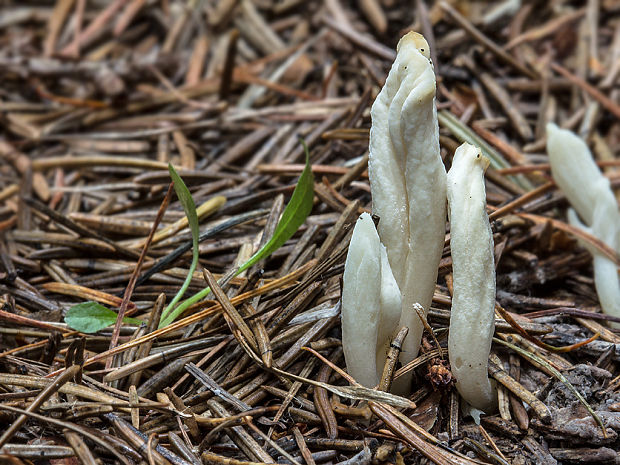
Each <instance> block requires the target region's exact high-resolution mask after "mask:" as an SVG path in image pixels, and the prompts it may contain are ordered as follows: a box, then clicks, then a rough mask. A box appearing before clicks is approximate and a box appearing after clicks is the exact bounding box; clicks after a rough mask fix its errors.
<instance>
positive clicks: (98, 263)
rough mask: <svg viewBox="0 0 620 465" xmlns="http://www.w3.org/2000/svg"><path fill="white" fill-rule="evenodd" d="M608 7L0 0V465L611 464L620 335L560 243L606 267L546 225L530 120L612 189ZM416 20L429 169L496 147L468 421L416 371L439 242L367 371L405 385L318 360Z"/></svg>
mask: <svg viewBox="0 0 620 465" xmlns="http://www.w3.org/2000/svg"><path fill="white" fill-rule="evenodd" d="M619 20H620V9H618V6H617V5H616V2H614V1H607V0H601V1H600V2H585V3H583V4H582V5H579V4H575V3H574V2H573V3H570V2H555V3H553V4H549V5H539V4H534V3H533V2H530V1H523V2H515V1H511V0H506V1H502V2H497V3H496V4H494V5H493V6H492V7H489V6H488V5H487V4H486V3H485V2H458V1H457V2H450V3H448V2H443V1H439V2H433V1H418V2H415V8H412V7H411V5H410V4H407V5H406V6H405V5H404V4H402V3H400V2H390V1H379V0H360V1H359V2H345V1H341V0H335V1H329V2H298V1H295V0H291V1H285V2H275V1H270V0H265V1H251V0H241V1H222V2H193V1H190V2H180V1H176V0H170V1H167V2H144V1H143V0H129V1H122V0H115V1H112V2H109V3H107V4H103V3H97V2H82V1H77V2H75V1H73V0H57V1H55V2H30V3H27V4H22V3H20V2H5V3H3V4H2V6H0V37H2V39H3V40H2V42H1V45H0V77H1V82H2V86H1V89H0V108H1V110H2V113H1V114H2V116H1V121H2V129H1V134H0V159H1V160H2V164H1V166H0V291H1V292H0V300H1V301H2V308H1V309H0V424H7V425H8V424H14V425H15V426H14V427H12V428H9V429H7V430H6V431H4V432H2V433H0V434H2V435H1V436H0V447H1V448H0V458H1V460H0V461H9V462H8V463H16V464H21V463H52V462H54V463H75V460H78V461H79V462H82V463H88V464H92V463H96V462H97V461H98V462H99V463H121V462H124V463H139V462H141V461H149V462H155V463H174V464H181V463H183V464H185V463H201V462H202V463H215V464H248V463H274V462H278V463H295V462H296V463H309V464H311V463H428V462H429V461H430V462H433V463H440V464H448V463H459V464H460V463H513V464H530V463H531V464H533V463H545V464H547V463H548V464H555V463H587V462H590V463H614V462H615V460H616V454H617V451H618V450H619V449H620V448H619V447H618V439H617V438H618V431H619V430H620V417H619V415H620V413H618V412H620V399H618V388H619V387H620V370H619V369H618V363H619V360H620V359H619V353H620V352H619V351H618V343H619V342H620V339H619V336H618V335H617V333H616V331H615V326H614V324H615V323H613V322H612V320H613V318H610V317H606V316H605V315H602V314H601V313H600V307H599V305H598V300H597V297H596V293H595V291H594V285H593V279H592V267H591V266H592V265H591V259H590V257H589V255H588V254H587V252H586V251H585V250H584V249H583V248H581V247H580V246H579V244H578V242H577V239H580V240H584V241H587V242H589V243H590V244H592V245H594V246H595V247H597V248H599V249H601V250H602V251H603V252H604V253H605V254H606V255H608V256H610V258H612V259H615V260H616V261H617V257H616V256H615V254H614V251H613V250H611V249H610V248H609V247H607V246H605V244H601V243H599V242H596V240H595V239H594V238H592V237H591V236H589V235H587V234H584V233H581V232H579V231H575V230H574V228H571V227H570V226H569V225H568V224H567V220H566V216H565V215H566V206H567V202H566V199H565V198H564V196H563V195H562V193H561V192H560V191H558V190H557V189H556V188H555V187H554V186H553V185H550V184H548V181H549V180H550V179H551V178H550V173H549V165H548V163H547V161H548V160H547V157H546V154H545V139H544V128H545V125H546V123H547V122H548V121H555V122H556V123H558V124H559V125H560V126H562V127H566V128H570V129H572V130H573V131H575V132H577V133H578V134H580V136H582V137H583V138H584V139H585V140H586V141H588V143H589V145H590V147H591V148H592V149H593V153H594V155H595V158H596V160H597V162H598V163H599V165H600V166H601V167H602V169H603V172H604V174H605V175H606V176H607V177H608V178H609V179H610V181H611V184H612V187H617V186H618V179H617V170H618V167H619V166H620V162H618V160H617V156H618V154H619V152H620V120H618V114H620V107H619V106H618V104H617V103H616V102H618V96H619V92H620V89H619V88H618V82H619V81H618V79H619V75H620V67H619V66H618V57H619V56H620V32H619V31H620V29H619ZM411 29H414V30H417V31H419V32H421V33H423V34H424V35H425V37H426V38H427V40H428V41H429V43H430V45H431V50H432V53H433V56H432V58H433V63H434V65H435V71H436V73H437V76H438V93H437V104H438V114H439V117H440V130H441V132H440V137H441V140H440V142H441V146H442V158H443V160H444V163H445V164H446V168H449V166H450V163H451V159H452V155H453V153H454V149H455V148H456V147H457V146H458V144H459V143H460V142H462V141H468V142H470V143H474V144H476V145H479V146H481V147H482V150H483V151H484V153H485V155H486V156H488V157H489V158H490V159H492V160H493V165H492V168H491V169H489V170H488V171H487V175H486V191H487V205H488V209H489V211H490V212H496V213H493V214H492V218H493V222H492V228H493V233H494V241H495V258H496V263H497V273H498V277H497V279H498V281H497V282H498V293H497V302H498V304H499V305H500V306H501V307H502V308H503V309H505V311H506V312H508V313H507V315H508V318H507V320H506V321H504V320H503V319H499V316H500V315H498V319H497V322H496V323H497V324H496V338H497V339H496V342H495V343H494V345H493V354H492V356H491V359H492V363H491V366H492V368H493V370H492V373H491V375H492V377H493V378H494V379H496V381H497V382H498V383H499V385H500V388H499V397H498V401H499V402H498V403H499V411H498V413H497V414H495V415H483V416H482V417H481V423H480V425H476V424H475V423H474V422H473V420H472V419H471V418H470V417H466V416H464V415H463V414H462V412H461V409H460V407H459V398H458V394H457V393H456V391H455V390H454V388H453V384H454V380H453V379H451V378H450V372H449V367H446V365H445V362H444V361H443V360H442V359H441V358H440V357H438V354H441V350H438V348H437V343H439V345H440V347H439V348H443V350H444V351H445V348H446V344H447V338H446V329H447V327H448V323H449V316H450V313H449V308H450V289H451V275H450V272H451V258H450V250H449V241H446V246H445V249H444V254H443V258H442V261H441V263H440V268H439V276H438V283H437V287H436V291H435V296H434V299H433V306H432V308H431V310H430V312H429V317H428V323H429V325H430V328H432V330H433V333H434V334H432V335H429V334H426V335H425V337H424V341H423V348H422V350H421V353H420V356H419V357H418V359H416V360H414V361H413V362H412V363H410V364H409V365H408V366H407V367H399V366H393V367H391V368H390V369H388V370H387V371H388V374H389V373H391V374H392V375H393V374H394V372H395V371H396V373H397V374H399V375H402V373H403V372H404V371H405V370H409V369H412V370H414V386H413V387H414V390H413V394H412V396H410V398H409V399H403V398H399V397H398V396H394V395H390V394H388V393H380V391H376V392H370V391H369V390H367V389H366V388H360V387H355V386H354V385H349V383H348V382H347V381H346V380H345V378H344V377H343V376H344V373H341V371H340V370H342V369H343V368H345V367H344V361H343V359H342V351H341V348H340V324H339V320H338V316H337V312H338V309H339V307H338V302H339V299H340V279H341V276H342V271H343V264H344V258H345V257H346V247H347V244H348V240H349V237H350V230H351V224H352V222H353V221H354V220H355V218H356V217H357V215H358V214H359V213H361V212H362V211H369V210H370V208H371V198H370V194H369V187H368V179H367V172H366V168H367V149H368V128H369V126H370V118H369V109H370V105H371V104H372V101H373V99H374V97H375V96H376V94H377V92H378V90H379V88H380V86H381V85H382V83H383V80H384V79H385V76H386V75H387V71H388V69H389V66H390V65H391V62H392V60H393V57H394V53H395V52H394V47H395V44H396V42H397V40H398V38H399V37H400V36H401V35H402V33H403V32H406V31H408V30H411ZM300 137H301V138H303V139H304V140H305V141H306V144H307V149H305V148H304V147H303V146H302V145H301V144H300V143H299V139H300ZM304 158H306V160H307V164H306V165H304V164H303V161H304ZM169 165H170V166H172V167H173V170H171V172H169V171H168V166H169ZM308 166H310V168H311V169H309V168H308ZM311 171H312V172H313V173H314V179H312V176H311V175H310V174H311ZM175 172H176V173H177V174H178V179H177V177H175V174H174V173H175ZM171 176H172V178H173V179H171ZM172 180H174V188H175V190H176V191H177V195H178V197H177V198H175V197H174V196H172V197H171V198H170V205H168V206H166V196H167V192H168V190H169V185H170V182H171V181H172ZM179 180H182V182H183V183H184V184H185V189H183V188H182V186H181V183H180V182H179ZM293 192H295V194H294V193H293ZM178 199H180V200H178ZM192 204H193V205H194V207H193V208H192ZM284 205H286V208H284ZM158 212H159V213H158ZM158 215H160V216H161V222H160V223H159V225H158V226H156V227H155V228H154V226H153V225H154V224H157V221H156V219H157V218H158ZM188 218H189V221H188ZM150 232H153V237H152V240H149V239H148V235H149V233H150ZM447 233H448V234H449V231H447ZM576 234H579V237H577V236H576ZM448 237H449V236H447V238H448ZM142 252H144V254H145V255H144V259H143V261H142V264H141V269H140V267H138V268H137V267H136V264H137V261H138V258H139V257H140V254H141V253H142ZM194 264H195V268H194ZM203 270H207V272H206V273H204V275H203ZM205 276H206V277H207V278H208V279H211V278H212V279H213V284H214V285H216V284H217V286H218V287H219V288H220V289H219V291H218V293H217V295H213V294H210V293H209V292H208V291H207V290H206V287H207V282H206V281H205ZM131 282H135V286H134V287H131V286H130V289H129V292H127V294H126V289H127V287H128V284H129V283H131ZM184 288H185V292H183V291H182V289H184ZM220 291H221V292H220ZM125 295H126V296H127V298H128V299H129V300H128V301H127V302H126V303H125V304H124V305H125V310H124V315H123V320H122V324H120V323H119V324H120V326H119V327H118V328H119V333H118V338H117V339H118V340H117V339H116V338H115V337H114V335H113V330H112V326H113V325H114V324H115V322H116V320H117V315H118V313H117V311H118V310H119V308H120V307H121V306H122V305H123V297H124V296H125ZM177 295H178V296H179V297H178V299H177V302H176V303H175V302H174V299H175V296H177ZM191 296H198V297H194V298H192V297H191ZM167 306H170V310H166V307H167ZM173 307H174V309H173ZM80 308H85V309H86V310H80V311H81V312H84V313H79V312H78V313H75V312H76V311H77V310H79V309H80ZM231 312H234V313H231ZM84 315H86V318H85V317H84ZM335 315H336V316H335ZM76 316H77V317H80V316H81V322H82V324H83V325H82V326H78V325H79V324H80V323H78V322H76V319H75V318H76ZM160 323H161V324H160ZM93 324H97V326H93ZM511 325H513V326H511ZM80 331H81V332H80ZM524 331H525V332H526V333H527V334H528V337H524V333H523V332H524ZM596 334H599V338H598V339H597V340H591V341H589V342H588V340H589V339H590V338H592V337H593V336H594V335H596ZM532 338H536V339H537V340H538V341H539V342H541V343H533V342H532ZM500 341H503V342H500ZM111 343H112V347H111ZM549 346H554V347H569V346H570V347H571V348H572V350H570V351H568V352H562V353H557V351H552V350H547V349H548V348H549ZM307 348H310V349H312V350H313V351H315V353H318V354H319V355H320V356H321V358H317V357H315V356H314V355H313V354H312V353H311V352H310V351H309V350H307ZM328 368H331V370H330V369H328ZM433 373H434V374H437V373H441V377H442V380H444V381H445V383H437V382H434V381H433V380H434V379H435V378H436V377H435V378H434V377H433V375H432V374H433ZM341 374H342V375H343V376H341ZM54 380H56V383H54ZM457 382H458V380H457ZM504 386H509V387H510V388H509V387H504ZM317 394H318V395H317ZM527 402H531V406H530V404H528V403H527ZM414 405H417V407H414ZM326 412H327V413H326ZM545 412H547V413H548V416H547V413H545ZM539 414H540V415H542V416H539ZM595 419H596V420H595ZM597 421H599V422H600V424H599V423H597ZM601 424H602V425H601Z"/></svg>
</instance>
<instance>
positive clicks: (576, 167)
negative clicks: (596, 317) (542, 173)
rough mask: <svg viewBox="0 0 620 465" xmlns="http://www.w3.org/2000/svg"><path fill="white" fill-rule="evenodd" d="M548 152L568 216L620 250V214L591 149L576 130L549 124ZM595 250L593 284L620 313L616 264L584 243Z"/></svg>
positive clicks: (605, 305)
mask: <svg viewBox="0 0 620 465" xmlns="http://www.w3.org/2000/svg"><path fill="white" fill-rule="evenodd" d="M547 153H548V154H549V161H550V163H551V174H552V175H553V179H554V180H555V183H556V184H557V185H558V187H559V188H560V189H561V190H562V192H563V193H564V195H566V198H567V199H568V201H569V202H570V204H571V206H572V207H573V208H574V209H575V210H577V213H578V214H579V217H581V219H582V220H583V222H584V223H585V224H584V223H582V222H581V221H580V220H579V218H578V217H577V214H576V213H575V210H573V209H569V211H568V220H569V222H570V224H571V225H573V226H576V227H579V228H582V229H584V230H585V231H588V232H589V233H590V234H592V235H593V236H594V237H596V238H598V239H600V240H601V241H603V242H604V243H605V244H607V245H608V246H610V247H612V248H613V249H614V250H615V251H616V252H620V241H619V239H620V214H619V212H618V204H617V202H616V198H615V196H614V193H613V191H612V190H611V187H610V185H609V180H608V179H607V178H606V177H605V176H603V174H602V173H601V170H600V169H599V168H598V166H596V163H594V160H593V158H592V154H591V152H590V149H588V146H587V145H586V143H585V142H584V141H583V140H582V139H581V138H580V137H579V136H577V135H576V134H574V133H573V132H571V131H568V130H566V129H560V128H558V127H557V126H556V125H555V124H553V123H549V124H548V125H547ZM583 245H584V246H585V247H586V248H587V249H588V251H589V252H590V253H591V254H592V258H593V266H594V285H595V286H596V293H597V294H598V298H599V301H600V303H601V307H602V309H603V311H604V312H605V313H607V314H609V315H613V316H616V317H620V284H619V283H618V270H617V267H616V264H615V263H614V262H613V261H611V260H610V259H609V258H607V257H606V256H605V255H603V254H602V253H601V252H600V251H599V250H598V249H596V248H594V247H592V246H591V245H590V244H586V243H584V244H583Z"/></svg>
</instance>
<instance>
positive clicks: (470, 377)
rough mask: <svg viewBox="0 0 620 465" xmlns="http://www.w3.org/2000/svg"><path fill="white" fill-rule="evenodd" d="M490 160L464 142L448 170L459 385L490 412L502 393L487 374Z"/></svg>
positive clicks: (453, 352)
mask: <svg viewBox="0 0 620 465" xmlns="http://www.w3.org/2000/svg"><path fill="white" fill-rule="evenodd" d="M488 166H489V160H488V159H487V158H486V157H484V156H482V155H481V153H480V149H478V148H477V147H474V146H473V145H470V144H467V143H464V144H462V145H461V146H460V147H459V148H458V149H456V152H455V154H454V159H453V162H452V167H451V168H450V171H449V172H448V215H449V217H450V248H451V251H452V271H453V282H454V293H453V296H452V311H451V315H450V332H449V335H448V354H449V358H450V367H451V370H452V373H453V374H454V376H455V377H456V388H457V389H458V391H459V393H460V394H461V397H462V398H463V399H464V400H465V401H467V402H468V403H469V404H470V405H471V406H473V407H475V408H476V409H480V410H482V411H484V412H487V413H489V412H490V411H491V410H493V409H494V406H495V402H496V398H497V395H496V393H495V390H494V389H493V387H492V385H491V383H490V381H489V378H488V374H487V369H488V358H489V352H490V350H491V338H492V337H493V332H494V330H495V317H494V309H495V266H494V260H493V235H492V233H491V227H490V225H489V218H488V216H487V213H486V192H485V188H484V171H485V170H486V168H487V167H488Z"/></svg>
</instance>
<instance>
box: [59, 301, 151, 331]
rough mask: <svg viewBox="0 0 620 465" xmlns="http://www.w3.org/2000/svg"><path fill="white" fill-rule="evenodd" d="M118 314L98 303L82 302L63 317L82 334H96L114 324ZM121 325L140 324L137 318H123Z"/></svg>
mask: <svg viewBox="0 0 620 465" xmlns="http://www.w3.org/2000/svg"><path fill="white" fill-rule="evenodd" d="M117 317H118V314H117V313H116V312H115V311H113V310H110V309H109V308H107V307H104V306H103V305H101V304H100V303H98V302H93V301H90V302H82V303H80V304H77V305H74V306H73V307H71V308H70V309H69V310H68V311H67V314H66V315H65V323H67V325H69V327H70V328H71V329H75V330H76V331H80V332H82V333H87V334H90V333H96V332H97V331H99V330H102V329H103V328H107V327H108V326H110V325H113V324H114V323H116V318H117ZM123 323H127V324H141V323H142V321H140V320H138V319H137V318H130V317H125V318H123Z"/></svg>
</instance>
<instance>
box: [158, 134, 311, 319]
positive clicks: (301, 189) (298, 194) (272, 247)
mask: <svg viewBox="0 0 620 465" xmlns="http://www.w3.org/2000/svg"><path fill="white" fill-rule="evenodd" d="M301 143H302V144H303V146H304V150H305V152H306V166H305V167H304V170H303V171H302V173H301V176H300V177H299V180H298V181H297V185H296V186H295V190H294V191H293V195H292V196H291V200H290V201H289V203H288V205H287V206H286V208H285V209H284V212H283V213H282V217H281V218H280V221H279V223H278V226H276V230H275V232H274V234H273V236H272V237H271V239H270V240H269V241H268V242H267V243H266V244H265V245H264V246H263V247H261V248H260V250H259V251H257V252H256V253H255V254H254V255H252V257H251V258H250V259H249V260H248V261H247V262H245V263H244V264H243V265H241V266H240V267H239V269H238V270H237V272H236V274H235V276H236V275H238V274H239V273H241V272H243V271H244V270H247V269H248V268H249V267H251V266H252V265H254V264H255V263H257V262H258V261H260V260H262V259H263V258H267V257H268V256H269V255H271V254H272V253H273V252H274V251H276V250H277V249H278V248H279V247H281V246H282V245H283V244H284V243H285V242H286V241H288V240H289V239H290V238H291V237H292V236H293V234H295V232H296V231H297V230H298V229H299V227H300V226H301V225H302V224H303V223H304V221H306V218H307V217H308V215H309V214H310V211H312V204H313V201H314V176H313V175H312V167H311V165H310V154H309V153H308V147H307V146H306V144H305V142H304V141H302V142H301ZM175 186H176V183H175ZM194 248H195V249H198V245H197V244H195V245H194ZM210 292H211V289H210V288H208V287H207V288H205V289H203V290H202V291H200V292H198V293H197V294H194V295H193V296H192V297H190V298H188V299H187V300H185V301H183V303H181V304H180V305H179V306H178V307H177V308H175V309H174V310H173V311H172V312H170V314H169V315H167V316H166V317H165V318H164V317H162V320H161V322H160V324H159V327H160V328H163V327H164V326H167V325H169V324H170V323H172V322H173V321H174V320H176V318H177V317H178V316H179V315H181V314H182V313H183V312H184V311H185V310H187V308H188V307H190V306H191V305H194V304H195V303H197V302H200V301H201V300H202V299H204V298H205V297H207V296H208V295H209V293H210Z"/></svg>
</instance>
